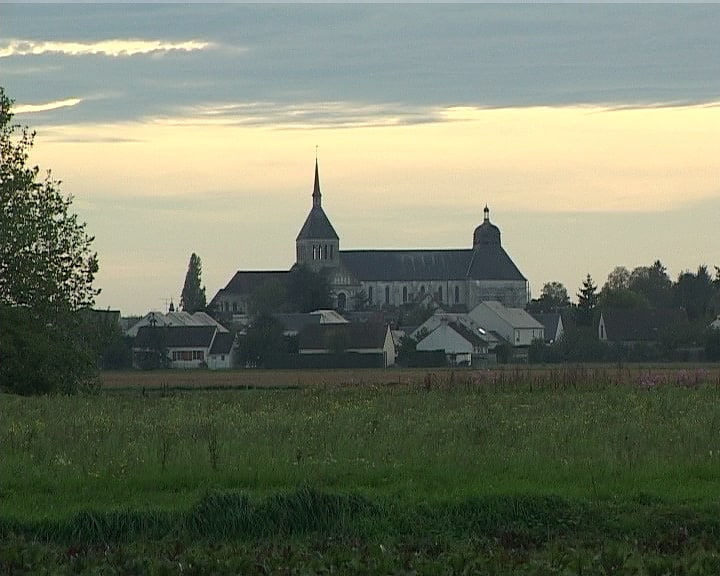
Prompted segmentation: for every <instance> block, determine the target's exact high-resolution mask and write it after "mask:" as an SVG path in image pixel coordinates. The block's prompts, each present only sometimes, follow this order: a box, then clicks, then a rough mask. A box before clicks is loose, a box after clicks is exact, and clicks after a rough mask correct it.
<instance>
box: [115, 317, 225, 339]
mask: <svg viewBox="0 0 720 576" xmlns="http://www.w3.org/2000/svg"><path fill="white" fill-rule="evenodd" d="M143 326H212V327H214V328H216V329H217V330H218V331H219V332H228V330H227V328H225V327H224V326H223V325H222V324H220V323H219V322H218V321H217V320H215V319H214V318H212V317H211V316H210V315H208V314H206V313H205V312H195V313H194V314H190V313H189V312H183V311H180V312H168V313H166V314H163V313H162V312H157V311H151V312H148V313H147V314H145V316H143V317H142V318H140V320H138V321H136V322H135V323H134V324H133V325H132V326H130V328H128V329H127V331H126V332H125V335H126V336H130V337H131V338H135V337H136V336H137V333H138V331H139V330H140V328H142V327H143Z"/></svg>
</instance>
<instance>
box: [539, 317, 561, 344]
mask: <svg viewBox="0 0 720 576" xmlns="http://www.w3.org/2000/svg"><path fill="white" fill-rule="evenodd" d="M530 316H532V317H533V318H535V320H537V321H538V322H540V324H542V325H543V330H544V335H545V343H546V344H553V343H555V342H559V341H560V339H561V338H562V337H563V334H565V327H564V326H563V320H562V315H561V314H560V312H530Z"/></svg>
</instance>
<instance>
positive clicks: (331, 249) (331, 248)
mask: <svg viewBox="0 0 720 576" xmlns="http://www.w3.org/2000/svg"><path fill="white" fill-rule="evenodd" d="M332 259H333V245H332V244H330V260H332Z"/></svg>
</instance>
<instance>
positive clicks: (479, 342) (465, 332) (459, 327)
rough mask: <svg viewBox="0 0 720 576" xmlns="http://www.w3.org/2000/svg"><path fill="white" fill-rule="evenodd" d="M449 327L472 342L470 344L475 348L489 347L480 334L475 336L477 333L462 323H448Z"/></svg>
mask: <svg viewBox="0 0 720 576" xmlns="http://www.w3.org/2000/svg"><path fill="white" fill-rule="evenodd" d="M448 327H449V328H452V329H453V330H455V332H457V333H458V334H459V335H460V336H462V337H463V338H464V339H465V340H467V341H468V342H470V344H472V345H473V347H475V348H477V347H482V346H487V345H488V342H487V341H486V340H485V339H483V338H481V337H480V336H479V335H478V334H475V332H473V331H472V330H470V329H469V328H467V327H466V326H465V325H464V324H461V323H460V322H448Z"/></svg>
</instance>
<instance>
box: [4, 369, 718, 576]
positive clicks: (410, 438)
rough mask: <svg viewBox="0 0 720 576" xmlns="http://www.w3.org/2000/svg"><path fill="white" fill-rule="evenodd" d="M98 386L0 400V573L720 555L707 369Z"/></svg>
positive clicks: (135, 377)
mask: <svg viewBox="0 0 720 576" xmlns="http://www.w3.org/2000/svg"><path fill="white" fill-rule="evenodd" d="M104 377H105V378H106V382H105V385H104V386H103V387H102V388H101V389H100V390H99V391H96V392H95V393H91V394H84V395H80V396H71V397H63V396H54V397H32V398H22V397H15V396H3V397H1V398H0V446H1V447H2V448H1V449H2V465H1V466H0V538H1V540H0V542H2V544H0V558H2V557H6V558H15V560H12V561H6V562H7V563H6V564H5V565H4V564H3V560H0V572H1V571H2V570H3V569H5V571H6V572H8V573H11V572H12V573H22V572H21V571H20V572H18V571H17V568H18V566H21V565H26V564H28V562H29V563H30V565H32V562H33V561H34V562H35V563H36V565H37V564H43V563H46V562H50V563H51V564H53V565H54V566H56V567H58V566H60V567H64V568H66V569H67V570H68V571H70V570H71V569H72V570H74V571H78V570H77V569H78V565H77V561H78V559H80V560H82V561H83V562H85V563H86V564H87V568H88V570H90V569H94V568H96V567H97V566H100V565H105V564H104V563H107V562H110V561H111V560H108V552H107V551H108V550H112V551H114V553H115V554H117V555H119V556H118V557H122V558H123V560H122V562H124V563H125V564H127V565H128V566H136V565H135V564H133V562H135V561H139V559H141V558H143V559H146V560H147V559H148V558H150V559H152V560H147V562H150V563H149V564H148V563H147V562H146V563H145V564H143V566H144V568H143V570H141V571H145V572H146V573H164V572H163V570H164V569H165V568H167V566H165V564H164V563H165V562H166V560H167V558H168V557H172V558H178V557H182V558H183V559H184V560H182V561H185V563H186V566H190V565H193V566H195V567H196V568H198V567H202V566H205V564H203V563H204V562H205V563H207V562H211V561H212V558H215V559H218V558H219V559H224V562H225V564H223V565H224V566H227V567H228V571H227V572H226V573H233V571H237V570H241V571H243V572H248V573H251V572H252V570H256V571H257V573H263V572H262V571H260V570H259V569H258V566H260V565H263V562H265V564H264V565H266V567H268V568H273V567H274V568H273V569H272V570H270V572H277V571H278V570H279V567H282V566H285V567H286V568H288V567H291V566H295V567H296V568H297V571H296V572H295V573H298V571H299V572H303V566H304V567H305V568H307V567H308V566H310V564H308V562H310V563H312V562H311V560H312V561H313V562H314V561H316V560H317V558H318V555H319V557H320V558H325V560H324V561H323V562H326V564H323V563H322V562H320V565H318V566H320V567H321V566H325V567H326V568H327V567H328V566H334V567H335V568H338V567H339V566H340V564H342V563H343V562H345V563H346V564H342V565H343V566H345V568H347V569H349V568H348V567H349V566H350V565H354V564H353V563H355V564H357V565H358V566H359V567H360V568H361V567H362V566H365V568H366V569H367V570H370V571H371V572H372V571H377V572H379V573H402V572H403V571H409V573H410V572H412V571H415V572H419V573H434V572H433V570H438V572H437V573H455V572H457V573H461V572H462V571H463V570H467V568H468V567H471V566H473V565H476V567H479V568H477V569H478V570H480V569H481V568H482V567H484V568H482V571H485V570H489V569H490V568H489V566H490V564H488V562H495V563H496V564H497V566H496V568H497V567H499V569H500V570H501V572H499V573H503V572H502V567H503V566H505V569H507V570H512V572H513V573H518V572H519V571H522V570H526V571H527V572H526V573H577V569H573V568H572V566H575V567H576V568H577V566H580V565H582V566H585V567H586V570H585V572H584V573H598V574H600V573H608V569H609V568H608V566H611V565H612V566H615V570H616V571H615V572H614V573H648V574H649V573H658V574H661V573H676V570H674V571H671V572H667V571H666V572H663V571H662V570H660V571H657V572H653V569H652V566H656V565H657V566H660V567H663V566H665V567H667V566H675V567H676V568H677V566H683V567H684V568H683V569H684V570H686V571H690V572H691V571H692V570H691V569H693V570H695V573H698V574H700V573H713V572H712V570H711V568H708V566H720V556H718V554H720V544H718V543H717V540H718V535H720V500H718V494H720V410H718V407H719V406H720V371H719V370H718V369H717V368H692V369H687V368H677V369H675V368H663V369H659V368H650V367H631V368H628V367H584V366H575V367H565V368H556V369H547V368H543V369H526V368H508V369H497V370H459V371H451V370H442V371H435V372H425V371H394V370H385V371H383V370H373V371H360V372H353V373H349V372H325V373H317V374H312V373H309V374H302V373H293V372H278V373H271V372H255V371H244V372H226V373H219V374H216V375H213V374H210V373H207V372H194V373H191V372H182V373H170V372H161V373H152V372H147V373H117V374H113V373H109V374H106V375H104ZM151 542H155V543H156V544H154V545H151V544H149V543H151ZM198 542H200V543H202V542H205V543H206V544H208V543H210V542H212V543H213V544H212V545H213V546H215V548H214V552H213V553H212V555H210V556H208V555H207V554H206V552H204V551H206V550H207V546H205V545H199V544H198ZM77 546H81V547H80V548H79V550H81V552H80V553H77V554H74V555H73V554H71V553H69V552H67V551H68V550H74V549H75V547H77ZM98 546H99V547H98ZM103 550H105V552H102V551H103ZM567 550H571V551H572V552H570V553H568V552H567ZM257 554H260V555H261V556H262V558H264V560H263V561H262V562H255V561H253V562H251V564H252V567H254V568H253V569H252V570H251V569H250V568H248V567H247V566H245V565H244V564H242V565H241V564H240V563H241V562H244V561H245V560H247V559H248V558H250V557H255V556H257ZM28 555H29V556H28ZM110 556H112V555H110ZM28 557H29V558H30V560H28ZM610 557H612V558H610ZM33 558H34V559H35V560H32V559H33ZM190 559H192V560H190ZM313 559H314V560H313ZM715 560H718V563H717V565H716V564H714V562H715ZM11 562H14V563H11ZM117 562H120V560H117ZM122 562H121V564H122ZM578 562H580V564H578ZM663 562H664V563H663ZM668 562H669V563H670V564H668ZM128 563H129V564H128ZM339 563H340V564H339ZM453 563H455V564H453ZM473 563H475V564H473ZM673 563H675V564H673ZM678 563H679V564H678ZM449 565H453V566H456V568H457V570H455V569H453V570H451V571H450V572H448V571H447V569H446V570H445V571H443V570H441V568H442V567H447V566H449ZM493 565H495V564H493ZM208 566H209V565H208ZM552 566H555V568H553V570H555V571H554V572H553V571H550V572H547V570H549V569H550V568H551V567H552ZM603 566H605V567H603ZM164 567H165V568H164ZM371 567H372V569H371ZM698 567H699V568H698ZM136 568H137V566H136ZM216 568H217V567H216ZM316 568H317V570H316V569H312V570H310V571H311V572H314V571H318V570H319V567H316ZM360 568H358V570H357V571H356V573H368V572H367V571H366V572H363V570H361V569H360ZM198 569H199V570H200V571H199V572H196V573H205V572H206V571H209V572H213V571H215V572H216V573H223V572H222V570H220V571H219V572H218V570H219V569H213V570H210V569H209V568H208V569H207V570H205V571H204V570H203V569H201V568H198ZM13 570H15V571H14V572H13ZM288 570H289V568H288ZM543 570H545V572H543ZM573 570H574V571H573ZM593 570H596V571H595V572H593ZM603 570H604V572H603ZM622 570H629V571H626V572H623V571H622ZM632 570H634V571H632ZM698 570H699V571H698ZM340 571H341V572H346V571H347V570H340ZM690 572H688V573H690ZM28 573H31V572H28ZM121 573H122V572H121ZM125 573H137V572H135V571H134V569H131V568H129V569H128V571H127V572H125ZM168 573H172V572H168ZM265 573H267V572H265ZM285 573H293V572H290V571H286V572H285ZM507 573H510V572H507Z"/></svg>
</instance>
